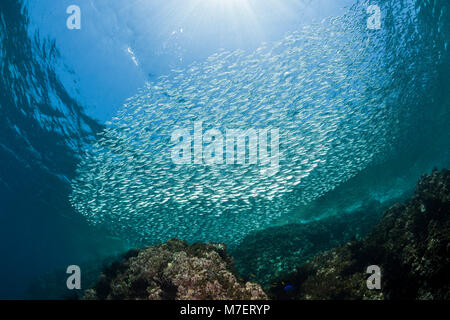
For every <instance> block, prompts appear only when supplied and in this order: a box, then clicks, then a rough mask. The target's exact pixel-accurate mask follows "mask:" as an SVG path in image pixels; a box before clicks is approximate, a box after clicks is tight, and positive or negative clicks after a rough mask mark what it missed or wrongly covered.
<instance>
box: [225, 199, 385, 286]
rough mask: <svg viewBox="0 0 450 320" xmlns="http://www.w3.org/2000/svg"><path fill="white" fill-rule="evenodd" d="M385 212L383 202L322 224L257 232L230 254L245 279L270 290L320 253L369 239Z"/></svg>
mask: <svg viewBox="0 0 450 320" xmlns="http://www.w3.org/2000/svg"><path fill="white" fill-rule="evenodd" d="M382 210H383V209H382V207H381V205H380V203H378V202H376V201H374V202H372V203H369V204H367V205H365V206H364V207H362V208H360V209H358V210H355V211H352V212H346V213H341V214H338V215H334V216H330V217H326V218H323V219H321V220H318V221H312V222H308V223H304V224H295V223H291V224H287V225H283V226H274V227H271V228H267V229H264V230H260V231H255V232H252V233H250V234H249V235H248V236H247V237H245V238H244V239H243V241H242V242H241V243H240V244H239V245H238V246H237V247H236V248H231V249H230V253H231V254H232V256H233V258H234V260H235V265H236V269H237V271H238V272H239V274H240V275H241V276H242V277H243V278H244V279H251V280H252V281H256V282H258V283H259V284H261V285H262V286H263V287H264V288H266V287H269V286H270V283H271V281H272V280H273V279H274V278H277V277H280V276H282V275H285V274H287V273H291V272H294V271H295V270H296V268H297V267H298V266H300V265H302V264H304V263H306V262H308V261H309V260H310V259H312V258H313V257H314V256H316V255H317V254H319V253H321V252H324V251H326V250H329V249H332V248H334V247H336V246H338V245H342V244H345V243H347V242H348V241H351V240H353V239H355V240H360V239H362V238H363V237H365V236H367V234H368V233H369V232H370V231H372V230H373V228H374V227H375V226H376V224H377V223H378V222H379V220H380V219H381V212H382ZM274 239H276V241H274Z"/></svg>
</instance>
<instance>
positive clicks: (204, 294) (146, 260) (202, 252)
mask: <svg viewBox="0 0 450 320" xmlns="http://www.w3.org/2000/svg"><path fill="white" fill-rule="evenodd" d="M84 299H107V300H121V299H126V300H134V299H149V300H161V299H163V300H174V299H176V300H204V299H206V300H241V299H252V300H256V299H258V300H259V299H267V296H266V294H265V293H264V291H263V290H262V289H261V287H260V286H259V285H258V284H256V283H251V282H247V283H244V282H243V281H242V280H241V279H240V278H239V277H238V276H237V275H236V274H235V272H234V268H233V259H232V258H231V256H230V255H228V254H227V252H226V247H225V245H223V244H216V243H197V244H193V245H188V244H187V243H186V242H183V241H180V240H176V239H173V240H169V241H168V242H166V243H164V244H161V245H157V246H153V247H147V248H145V249H143V250H140V249H136V250H132V251H130V252H129V253H128V254H127V255H125V256H124V257H123V259H122V261H120V262H116V263H113V264H112V265H111V266H110V267H108V268H106V269H105V270H104V271H103V273H102V275H101V278H100V281H99V282H98V283H97V284H96V285H95V287H94V288H92V289H89V290H87V291H86V292H85V295H84Z"/></svg>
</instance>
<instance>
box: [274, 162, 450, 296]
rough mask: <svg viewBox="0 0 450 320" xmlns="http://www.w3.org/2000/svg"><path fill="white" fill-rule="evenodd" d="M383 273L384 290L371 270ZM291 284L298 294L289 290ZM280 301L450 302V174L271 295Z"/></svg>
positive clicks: (421, 186)
mask: <svg viewBox="0 0 450 320" xmlns="http://www.w3.org/2000/svg"><path fill="white" fill-rule="evenodd" d="M370 265H378V266H380V268H381V275H382V276H381V284H382V285H381V290H369V289H367V287H366V280H367V278H368V276H369V275H367V274H366V272H365V271H366V268H367V267H368V266H370ZM286 284H289V285H291V286H293V287H294V288H296V289H295V290H293V291H291V292H286V290H284V288H285V285H286ZM270 295H271V296H272V297H273V298H278V299H436V300H441V299H445V300H448V299H450V171H449V170H443V171H441V172H438V171H436V170H435V171H433V173H432V174H430V175H424V176H423V177H422V178H421V179H420V181H419V183H418V186H417V188H416V191H415V194H414V196H413V197H412V199H410V200H409V201H407V202H406V203H404V204H397V205H394V206H393V207H391V208H390V209H389V210H387V211H386V212H385V213H384V214H383V217H382V219H381V221H380V223H379V224H378V225H377V226H376V228H375V229H374V230H373V231H372V232H371V233H370V235H369V236H368V237H367V238H365V239H364V240H362V241H353V242H350V243H348V244H346V245H344V246H340V247H337V248H335V249H332V250H329V251H327V252H325V253H322V254H320V255H318V256H316V257H315V258H313V259H312V260H311V261H310V262H309V263H306V264H304V265H303V266H301V267H300V268H298V270H297V271H296V272H294V273H292V274H290V275H289V276H285V277H283V278H280V279H278V281H277V282H276V285H274V286H273V287H272V288H271V290H270Z"/></svg>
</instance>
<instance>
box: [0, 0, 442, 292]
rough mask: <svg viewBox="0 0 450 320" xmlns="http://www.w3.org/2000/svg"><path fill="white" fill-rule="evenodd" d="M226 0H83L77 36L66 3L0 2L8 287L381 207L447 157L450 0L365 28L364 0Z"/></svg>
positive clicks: (1, 180) (385, 15) (391, 7)
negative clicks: (237, 134)
mask: <svg viewBox="0 0 450 320" xmlns="http://www.w3.org/2000/svg"><path fill="white" fill-rule="evenodd" d="M230 3H232V5H230V4H228V5H225V4H223V2H221V1H220V0H214V1H213V2H211V3H210V4H208V5H204V7H202V6H201V5H197V6H192V7H191V6H189V5H192V3H191V2H189V1H188V2H186V4H183V6H181V7H177V5H176V4H175V3H174V2H171V1H169V2H166V4H164V5H163V4H162V3H158V2H155V3H154V4H152V5H148V7H142V4H140V3H138V2H135V3H130V4H128V5H127V6H124V5H123V3H121V2H120V1H113V2H110V3H108V2H105V1H97V2H93V1H82V2H81V8H82V10H83V12H84V13H83V17H85V18H83V19H86V20H83V21H84V22H83V27H82V29H81V30H78V31H69V30H67V29H66V28H65V19H66V18H67V14H66V13H65V4H62V3H61V2H56V1H50V0H48V1H43V2H42V3H41V4H39V5H38V4H36V3H34V2H28V1H27V2H25V3H22V2H21V1H18V0H8V1H2V2H1V4H0V18H1V19H0V31H1V33H0V57H1V70H0V71H1V73H2V77H0V88H1V89H0V103H1V104H0V106H1V107H0V115H1V117H0V119H1V120H0V121H2V123H1V126H0V127H1V129H0V130H1V134H0V152H1V153H0V159H1V160H2V162H1V163H2V166H1V171H0V197H1V198H0V200H1V203H2V204H3V205H2V211H1V224H0V228H1V229H0V230H1V233H0V235H1V237H2V239H1V240H2V241H1V243H2V245H1V247H0V248H1V251H0V254H1V255H2V257H5V261H7V262H8V263H5V264H4V265H3V266H2V267H0V268H1V269H0V271H1V272H0V274H1V279H0V283H2V286H0V289H1V290H0V297H2V298H17V297H25V296H26V289H27V285H28V283H29V281H30V280H31V279H33V278H35V277H36V276H38V275H41V274H43V273H45V272H50V271H52V270H54V269H58V268H65V266H67V265H69V264H81V263H84V262H86V261H91V260H95V261H97V260H99V259H102V258H103V257H105V256H109V255H112V254H115V253H117V252H122V251H123V250H125V249H126V248H129V247H133V246H142V245H147V244H154V243H158V242H161V241H166V240H168V239H170V238H173V237H177V238H181V239H183V240H187V241H189V242H195V241H213V242H225V243H226V244H228V245H229V246H231V247H232V248H235V247H237V246H239V245H240V244H241V241H242V239H244V238H245V237H246V236H247V235H249V234H250V233H252V232H255V231H262V232H263V230H264V229H266V228H269V227H274V226H283V225H287V224H292V223H295V224H301V223H303V224H307V223H309V222H311V221H317V220H320V219H324V218H325V219H328V218H329V217H334V218H333V219H339V216H340V215H343V214H344V213H345V214H347V213H358V214H372V213H371V211H370V210H369V211H365V210H364V208H366V207H367V206H368V204H373V203H376V204H377V205H375V206H374V207H377V208H378V207H379V208H381V207H383V206H384V205H388V204H390V203H392V202H395V201H397V200H399V199H402V198H404V197H407V196H408V195H409V194H410V193H411V191H412V189H413V188H414V185H415V183H416V182H417V179H418V178H419V177H420V175H421V174H423V173H425V172H429V171H430V170H431V169H432V168H434V167H438V168H443V167H447V168H448V167H449V165H450V154H449V149H450V148H449V147H450V131H449V130H448V128H449V125H450V108H449V106H450V105H449V102H450V101H449V98H450V96H449V94H448V92H450V91H449V89H450V88H449V84H448V81H447V80H448V77H449V74H450V59H449V58H450V57H449V51H448V50H449V48H448V39H450V35H449V32H450V29H449V27H450V26H449V23H450V17H449V14H450V12H449V9H450V8H449V4H448V3H447V1H444V0H435V1H419V0H417V1H414V0H404V1H398V0H397V1H387V0H385V1H378V6H379V8H380V13H381V20H380V22H381V24H380V26H379V28H378V27H377V28H375V29H373V28H369V27H368V19H369V18H370V16H371V14H370V13H367V8H368V6H369V5H370V4H372V3H371V2H370V1H342V2H335V3H334V4H331V2H327V1H319V2H317V3H313V2H309V1H294V0H292V1H282V2H281V3H282V4H283V6H281V5H280V6H279V7H278V6H275V5H274V4H273V3H272V2H270V1H268V2H267V4H264V2H263V1H260V2H259V3H258V4H256V3H255V2H254V1H246V2H245V4H246V6H245V7H239V5H238V3H237V2H230ZM270 3H272V4H270ZM23 5H25V7H24V6H23ZM241 5H242V4H241ZM188 9H189V10H188ZM202 10H203V11H202ZM208 10H209V11H208ZM233 10H234V11H233ZM181 12H184V13H186V12H188V13H189V14H190V15H189V14H187V13H186V15H185V16H182V15H181ZM205 12H208V14H205ZM236 12H239V14H237V13H236ZM297 13H298V14H297ZM372 14H373V13H372ZM205 16H208V17H205ZM48 17H51V18H48ZM202 17H203V18H202ZM202 19H203V20H202ZM232 19H234V20H232ZM94 21H96V23H94ZM275 26H277V27H275ZM174 32H175V33H174ZM55 39H56V40H55ZM200 124H201V128H200ZM180 129H181V130H182V131H180ZM230 129H235V130H247V137H244V138H243V140H242V141H244V142H243V145H242V146H241V147H239V144H238V140H237V141H236V145H234V143H233V144H231V145H230V148H228V145H227V144H226V132H227V130H230ZM177 130H178V131H177ZM183 130H184V131H183ZM210 130H215V131H210ZM176 133H181V135H182V136H184V137H183V138H182V139H181V140H180V137H179V136H177V135H176ZM212 133H214V134H212ZM208 134H209V135H210V136H209V137H208ZM199 135H200V136H201V137H202V138H203V140H202V141H199ZM213 136H214V139H213V138H212V137H213ZM189 139H190V140H189ZM221 141H222V142H223V143H220V142H221ZM255 141H256V142H255ZM232 142H233V141H232ZM183 143H184V144H183ZM180 146H184V148H182V152H181V151H180V150H181V149H180V148H179V147H180ZM252 146H254V147H255V146H256V150H257V152H255V153H252V152H253V151H252V150H254V149H252ZM177 148H178V149H177ZM199 148H200V151H198V150H199ZM174 150H178V151H175V152H174ZM208 150H209V151H210V152H209V153H208ZM203 151H204V152H203ZM234 151H236V155H232V156H231V158H228V154H229V153H230V152H231V153H234ZM264 151H265V152H266V158H264ZM183 156H184V158H183ZM239 156H242V163H239ZM208 157H209V158H208ZM174 158H175V160H174ZM177 159H178V160H180V159H181V160H183V161H184V162H185V163H183V164H180V163H177V161H176V160H177ZM207 159H214V161H215V163H212V164H211V163H210V164H208V163H206V161H207ZM230 159H231V160H230ZM227 161H228V162H227ZM377 214H378V212H377ZM343 216H344V215H343ZM345 216H346V217H347V216H352V219H353V220H352V221H353V222H354V219H355V217H354V215H345ZM330 221H333V220H332V219H331V220H330ZM353 222H352V223H353ZM281 230H282V229H281ZM279 236H280V237H282V234H281V235H279ZM262 238H264V237H262ZM271 241H275V242H276V241H277V239H271ZM261 245H262V246H264V244H261ZM285 254H286V255H290V254H292V253H291V252H286V253H285ZM51 285H53V286H57V285H58V284H57V283H53V284H51Z"/></svg>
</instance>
